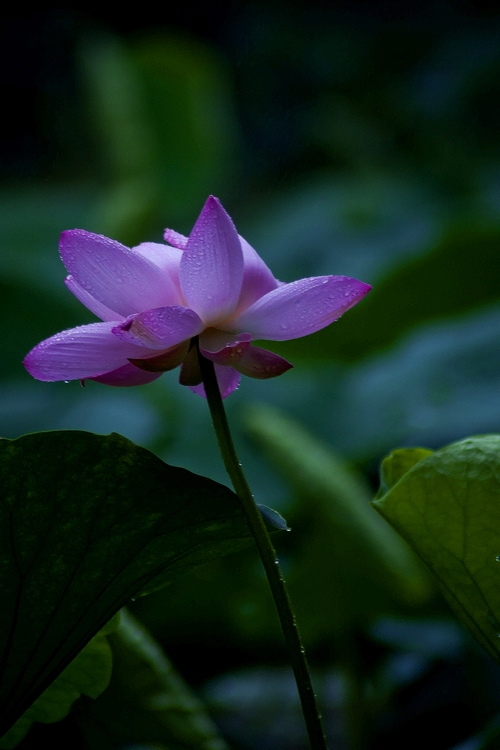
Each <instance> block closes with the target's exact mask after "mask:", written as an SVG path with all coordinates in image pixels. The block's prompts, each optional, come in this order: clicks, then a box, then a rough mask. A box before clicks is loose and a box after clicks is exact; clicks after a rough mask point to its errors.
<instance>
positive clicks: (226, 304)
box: [180, 196, 243, 327]
mask: <svg viewBox="0 0 500 750" xmlns="http://www.w3.org/2000/svg"><path fill="white" fill-rule="evenodd" d="M180 279H181V288H182V291H183V292H184V296H185V298H186V302H187V304H188V306H189V307H190V308H191V309H192V310H195V311H196V312H197V313H198V315H199V316H200V318H201V319H202V320H203V321H204V323H205V325H206V326H207V327H208V326H212V325H213V326H215V325H216V324H217V323H218V322H220V321H221V320H224V319H225V318H227V317H229V316H230V315H231V314H232V313H233V311H234V309H235V307H236V304H237V302H238V297H239V296H240V292H241V283H242V279H243V253H242V250H241V245H240V242H239V239H238V235H237V233H236V229H235V228H234V225H233V222H232V221H231V219H230V218H229V216H228V215H227V213H226V212H225V211H224V209H223V208H222V206H221V204H220V203H219V201H218V200H217V198H214V197H213V196H211V197H210V198H208V200H207V202H206V203H205V205H204V207H203V209H202V212H201V214H200V215H199V217H198V219H197V221H196V224H195V225H194V227H193V231H192V232H191V234H190V235H189V241H188V244H187V247H186V249H185V250H184V252H183V254H182V259H181V264H180Z"/></svg>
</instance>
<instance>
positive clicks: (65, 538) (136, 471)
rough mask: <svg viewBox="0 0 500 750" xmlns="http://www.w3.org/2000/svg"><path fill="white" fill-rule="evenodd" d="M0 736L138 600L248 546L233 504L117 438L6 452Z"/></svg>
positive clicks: (18, 443) (47, 442)
mask: <svg viewBox="0 0 500 750" xmlns="http://www.w3.org/2000/svg"><path fill="white" fill-rule="evenodd" d="M0 496H1V497H2V498H3V505H2V506H1V508H0V514H1V516H0V534H1V535H2V538H0V554H1V555H2V565H1V567H0V570H1V579H0V585H1V590H2V595H3V617H2V620H1V622H0V670H1V673H2V682H1V686H0V705H1V707H2V708H1V711H0V716H1V718H0V735H1V734H3V733H5V732H6V731H7V729H9V728H10V727H11V726H12V724H13V723H14V722H15V721H16V720H17V719H18V718H19V717H20V716H21V715H22V714H23V712H24V711H25V710H26V709H27V708H28V707H29V706H30V705H31V704H32V703H33V701H34V700H36V698H38V696H39V695H41V693H42V692H43V691H44V690H45V689H46V688H47V687H48V685H50V683H51V682H53V680H54V679H55V678H56V677H57V675H58V674H60V672H61V671H62V670H63V669H64V668H65V667H66V666H67V665H68V664H69V663H70V662H71V660H72V659H73V658H74V657H75V656H76V654H78V652H79V651H81V649H82V648H83V647H84V646H85V644H86V643H88V642H89V640H90V639H91V638H92V637H93V636H94V635H95V634H96V633H97V632H98V630H99V628H101V627H103V625H104V624H105V623H106V622H108V621H109V619H110V618H111V617H112V616H113V615H114V614H115V613H116V612H117V611H118V610H119V609H120V608H121V607H122V606H123V605H124V604H125V603H126V602H127V601H128V600H129V599H130V597H131V596H133V595H135V594H137V593H138V592H139V591H142V592H143V593H145V592H148V591H153V590H155V589H157V588H159V587H161V586H163V585H165V583H167V582H168V581H169V580H171V579H173V578H175V577H176V576H178V575H181V574H182V573H184V572H186V571H188V570H190V569H192V568H193V567H195V566H196V565H199V564H200V563H204V562H207V561H208V560H211V559H214V558H217V557H218V556H220V555H224V554H228V553H230V552H233V551H235V550H238V549H241V548H242V547H244V546H246V545H247V544H249V533H248V530H247V526H246V523H245V521H244V519H243V517H242V513H241V511H240V508H239V504H238V503H237V502H236V501H235V496H234V494H233V493H232V492H231V491H230V490H229V489H227V487H224V486H222V485H218V484H216V483H215V482H213V481H211V480H208V479H205V478H203V477H198V476H196V475H194V474H191V473H190V472H188V471H185V470H183V469H178V468H175V467H171V466H168V465H166V464H164V463H163V462H162V461H160V460H159V459H158V458H156V457H155V456H153V455H152V454H151V453H149V452H148V451H146V450H144V449H142V448H139V447H137V446H135V445H134V444H133V443H130V442H129V441H128V440H126V439H125V438H122V437H121V436H119V435H111V436H108V437H101V436H97V435H92V434H90V433H84V432H76V431H74V432H54V433H40V434H34V435H27V436H25V437H23V438H19V439H18V440H13V441H8V440H4V441H1V442H0Z"/></svg>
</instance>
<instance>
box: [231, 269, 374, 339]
mask: <svg viewBox="0 0 500 750" xmlns="http://www.w3.org/2000/svg"><path fill="white" fill-rule="evenodd" d="M370 289H371V287H370V286H369V285H368V284H363V282H361V281H357V280H356V279H351V278H349V277H347V276H315V277H313V278H309V279H299V281H293V282H292V283H291V284H284V285H283V286H280V287H278V288H277V289H275V290H274V291H272V292H269V293H268V294H266V295H265V296H264V297H262V298H261V299H259V300H258V301H257V302H255V303H254V304H253V305H252V306H251V307H249V308H248V310H246V311H245V312H244V313H243V314H242V315H240V316H239V318H237V319H235V320H233V321H231V323H230V324H228V325H227V327H228V328H230V329H233V330H244V331H248V332H249V333H250V334H251V336H252V339H268V340H270V341H288V340H289V339H295V338H300V337H301V336H308V335H309V334H311V333H315V332H316V331H319V330H320V329H321V328H325V326H327V325H330V323H333V321H334V320H337V318H340V316H341V315H342V314H343V313H344V312H346V310H349V308H350V307H353V305H355V304H356V303H357V302H359V301H360V299H362V298H363V297H364V296H365V294H367V293H368V292H369V291H370Z"/></svg>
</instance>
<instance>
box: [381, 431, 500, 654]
mask: <svg viewBox="0 0 500 750" xmlns="http://www.w3.org/2000/svg"><path fill="white" fill-rule="evenodd" d="M404 453H405V451H397V452H396V454H395V455H393V457H391V456H390V457H389V458H388V459H386V461H385V462H384V472H385V474H386V476H388V475H389V474H390V469H391V466H390V465H391V463H392V462H393V461H397V462H399V464H400V465H401V459H402V454H404ZM408 453H411V454H412V456H413V458H414V457H415V455H416V454H415V451H414V449H410V450H409V451H408ZM410 463H413V461H412V459H411V458H410ZM373 505H374V507H375V508H376V509H377V510H378V511H379V513H381V515H382V516H384V518H385V519H386V520H387V521H388V522H389V523H390V524H391V525H392V526H393V527H394V528H395V529H396V530H397V531H399V533H400V534H401V535H402V536H403V537H404V538H405V539H406V540H407V541H408V542H409V543H410V544H411V546H412V547H413V548H414V550H415V551H416V552H417V553H418V554H419V555H420V557H421V558H422V560H423V561H424V562H425V563H426V564H427V565H428V566H429V568H430V569H431V570H432V571H433V572H434V573H435V575H436V576H437V578H438V580H439V582H440V584H441V587H442V589H443V592H444V595H445V596H446V598H447V600H448V601H449V603H450V604H451V606H452V608H453V609H454V611H455V612H456V614H457V615H458V616H459V618H460V619H461V620H462V622H463V623H464V624H465V625H466V626H467V627H468V628H469V630H470V631H471V632H472V634H473V635H474V636H475V637H476V638H477V640H478V641H479V643H481V644H482V645H483V646H484V648H486V650H487V651H488V652H489V653H490V654H491V655H492V656H493V657H494V658H496V659H499V658H500V638H499V637H500V566H499V563H498V562H497V556H498V555H499V554H500V436H498V435H485V436H481V437H474V438H468V439H466V440H462V441H460V442H458V443H453V444H452V445H449V446H447V447H446V448H442V449H441V450H438V451H436V452H435V453H432V454H431V455H427V456H426V457H424V458H422V460H420V461H417V462H416V463H414V464H413V466H412V468H410V469H409V471H407V472H406V473H403V474H402V475H401V476H400V478H399V480H397V481H396V482H395V483H394V484H393V486H392V487H390V488H389V490H388V492H387V493H386V494H385V495H384V496H382V497H380V498H379V499H377V500H376V501H374V503H373Z"/></svg>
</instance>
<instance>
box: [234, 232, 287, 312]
mask: <svg viewBox="0 0 500 750" xmlns="http://www.w3.org/2000/svg"><path fill="white" fill-rule="evenodd" d="M240 243H241V249H242V251H243V262H244V264H245V267H244V272H243V283H242V285H241V293H240V297H239V300H238V304H237V305H236V310H235V312H234V315H235V317H236V316H237V315H240V314H241V313H243V312H244V311H245V310H246V309H247V308H248V307H250V305H253V303H254V302H256V301H257V300H258V299H260V297H263V296H264V295H265V294H267V293H268V292H272V290H273V289H276V288H277V287H278V286H279V282H278V281H277V280H276V279H275V278H274V276H273V274H272V273H271V271H270V269H269V268H268V267H267V266H266V264H265V263H264V261H263V260H262V258H261V257H260V255H258V253H257V252H256V251H255V250H254V249H253V247H252V246H251V245H249V244H248V242H247V241H246V240H244V239H243V237H240Z"/></svg>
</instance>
